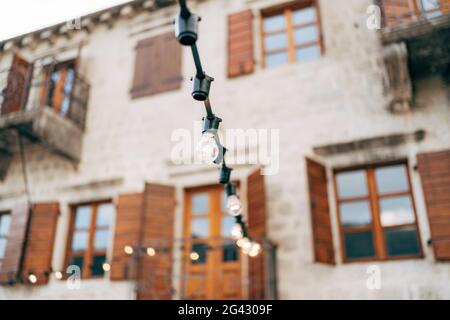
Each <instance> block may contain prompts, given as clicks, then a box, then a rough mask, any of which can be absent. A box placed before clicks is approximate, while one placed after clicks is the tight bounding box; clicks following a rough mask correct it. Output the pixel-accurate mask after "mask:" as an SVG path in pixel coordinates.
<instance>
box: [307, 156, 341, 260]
mask: <svg viewBox="0 0 450 320" xmlns="http://www.w3.org/2000/svg"><path fill="white" fill-rule="evenodd" d="M306 175H307V177H308V190H309V206H310V214H311V223H312V231H313V232H312V233H313V245H314V261H316V262H321V263H326V264H331V265H334V264H335V258H334V249H333V235H332V231H331V218H330V208H329V204H328V191H327V174H326V170H325V167H324V166H323V165H321V164H320V163H317V162H315V161H313V160H311V159H308V158H306Z"/></svg>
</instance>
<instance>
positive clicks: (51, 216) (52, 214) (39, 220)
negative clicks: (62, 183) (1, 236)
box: [22, 203, 59, 284]
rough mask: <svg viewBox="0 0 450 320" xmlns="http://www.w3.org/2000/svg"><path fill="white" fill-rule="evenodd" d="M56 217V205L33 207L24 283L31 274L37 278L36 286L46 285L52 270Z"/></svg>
mask: <svg viewBox="0 0 450 320" xmlns="http://www.w3.org/2000/svg"><path fill="white" fill-rule="evenodd" d="M58 215H59V204H58V203H40V204H35V205H33V210H32V213H31V218H30V219H31V220H30V227H29V231H28V239H27V243H26V248H25V252H24V255H25V257H24V263H23V272H22V277H23V279H24V280H25V281H26V278H27V276H28V274H29V273H33V274H35V275H36V277H37V282H36V284H46V283H48V280H49V276H50V273H51V269H52V268H51V265H52V257H53V244H54V242H55V235H56V224H57V222H58Z"/></svg>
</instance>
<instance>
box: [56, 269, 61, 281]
mask: <svg viewBox="0 0 450 320" xmlns="http://www.w3.org/2000/svg"><path fill="white" fill-rule="evenodd" d="M55 278H56V279H58V280H61V279H62V278H63V274H62V272H61V271H56V272H55Z"/></svg>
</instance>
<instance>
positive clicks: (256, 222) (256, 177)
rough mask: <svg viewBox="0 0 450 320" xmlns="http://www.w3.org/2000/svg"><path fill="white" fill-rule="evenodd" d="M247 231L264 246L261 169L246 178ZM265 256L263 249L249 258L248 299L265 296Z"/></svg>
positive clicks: (263, 200)
mask: <svg viewBox="0 0 450 320" xmlns="http://www.w3.org/2000/svg"><path fill="white" fill-rule="evenodd" d="M247 203H248V232H249V233H250V236H251V237H253V238H254V239H255V241H257V242H259V243H261V244H262V245H263V248H264V241H265V239H266V195H265V189H264V176H263V175H262V174H261V170H257V171H255V172H253V173H252V174H251V175H249V176H248V178H247ZM266 256H267V253H266V252H265V250H262V252H261V254H259V255H258V256H257V257H254V258H249V271H248V273H249V299H252V300H260V299H265V298H266V294H265V293H266V268H267V266H266V263H265V260H266Z"/></svg>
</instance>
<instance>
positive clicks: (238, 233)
mask: <svg viewBox="0 0 450 320" xmlns="http://www.w3.org/2000/svg"><path fill="white" fill-rule="evenodd" d="M243 236H244V232H243V230H242V227H241V225H240V224H239V223H235V224H234V225H233V227H232V228H231V237H232V238H233V239H235V240H239V239H241V238H242V237H243Z"/></svg>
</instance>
